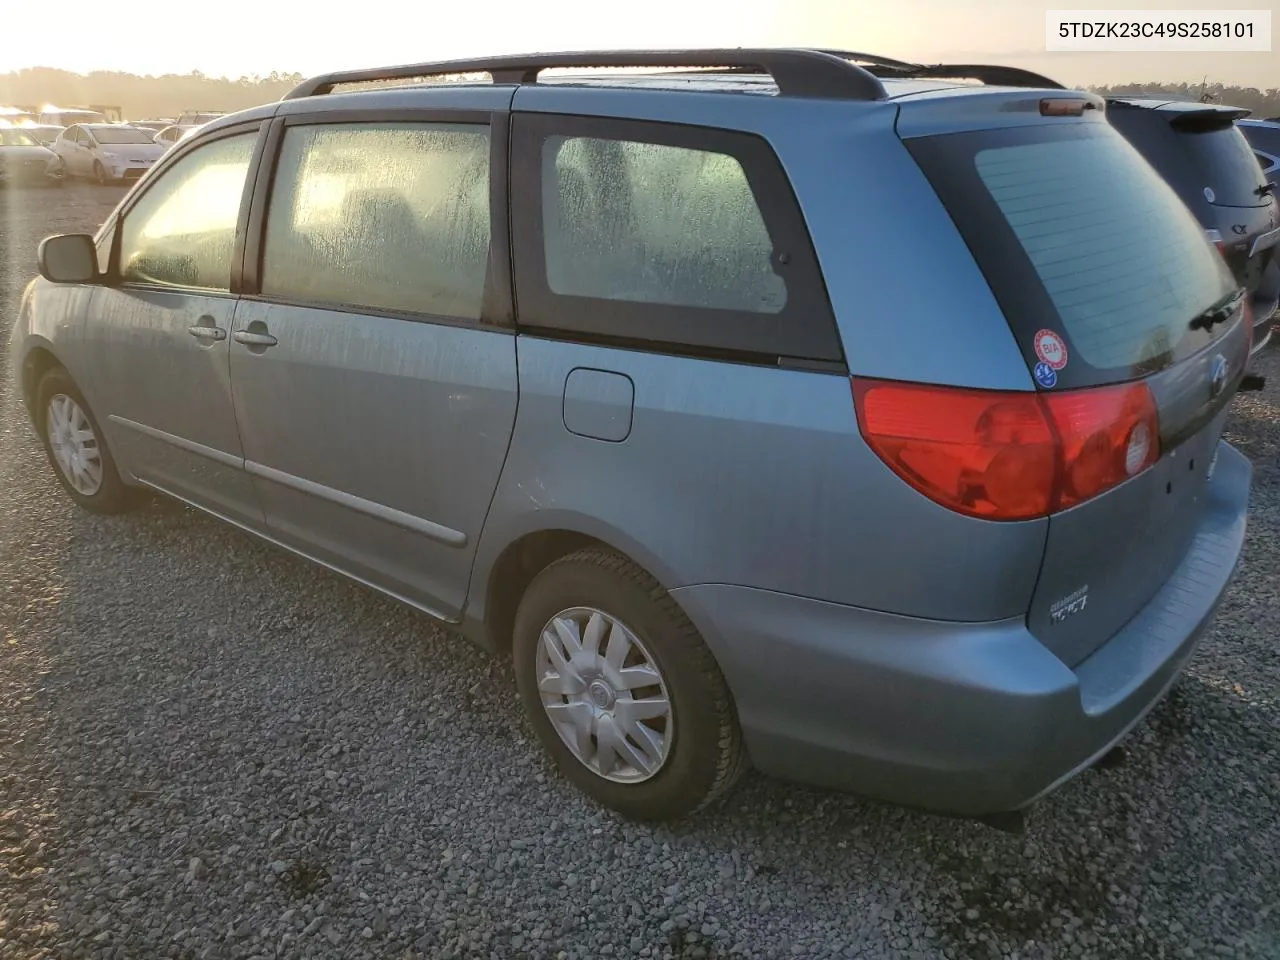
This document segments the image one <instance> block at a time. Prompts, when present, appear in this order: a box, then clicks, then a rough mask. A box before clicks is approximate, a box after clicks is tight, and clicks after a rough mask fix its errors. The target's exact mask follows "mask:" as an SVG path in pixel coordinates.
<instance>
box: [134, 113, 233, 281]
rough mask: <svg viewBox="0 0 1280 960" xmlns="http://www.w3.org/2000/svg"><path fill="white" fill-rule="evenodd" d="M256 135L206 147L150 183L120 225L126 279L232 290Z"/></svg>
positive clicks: (214, 142)
mask: <svg viewBox="0 0 1280 960" xmlns="http://www.w3.org/2000/svg"><path fill="white" fill-rule="evenodd" d="M257 136H258V135H257V133H256V132H254V133H244V134H238V135H236V136H231V137H224V138H223V139H220V140H215V141H213V142H212V143H209V144H206V145H205V146H202V147H199V148H198V149H196V150H194V151H192V152H191V153H189V154H187V155H186V156H185V157H183V158H182V159H181V160H179V161H178V162H177V163H175V164H174V165H173V166H171V167H170V168H169V169H168V170H166V171H165V172H164V173H163V174H162V175H161V176H160V178H159V179H158V180H157V181H156V182H155V183H154V184H152V185H151V187H150V188H149V189H148V190H147V192H146V193H144V194H143V195H142V196H141V197H140V198H139V200H138V202H137V203H136V204H135V205H134V206H133V207H132V208H131V209H130V210H129V212H128V213H127V214H126V215H125V218H124V223H123V224H122V226H121V232H120V277H121V279H122V280H124V281H125V282H126V283H143V284H149V285H153V286H163V287H189V288H194V289H199V290H227V289H229V288H230V284H231V258H232V253H233V251H234V249H235V236H236V220H237V219H238V218H239V215H240V203H241V199H242V197H243V195H244V184H245V177H246V176H247V175H248V172H249V164H250V161H251V159H252V157H253V146H254V141H255V140H256V139H257Z"/></svg>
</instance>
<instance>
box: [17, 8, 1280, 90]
mask: <svg viewBox="0 0 1280 960" xmlns="http://www.w3.org/2000/svg"><path fill="white" fill-rule="evenodd" d="M5 6H6V7H7V8H8V9H6V10H5V14H4V20H5V27H4V33H5V34H6V38H7V39H8V40H9V41H10V42H8V43H5V44H4V45H3V46H2V47H0V73H3V72H7V71H9V70H13V69H17V68H21V67H31V66H48V67H60V68H63V69H66V70H74V71H77V72H81V73H87V72H89V71H91V70H95V69H100V70H122V71H128V72H132V73H151V74H158V73H189V72H190V71H192V70H200V71H202V72H203V73H206V74H209V75H212V76H231V77H236V76H241V75H249V74H255V73H256V74H263V75H265V74H267V73H270V72H271V71H272V70H278V71H281V72H290V71H297V72H299V73H303V74H315V73H324V72H327V71H330V70H338V69H346V68H352V67H363V66H376V65H382V64H392V63H413V62H421V61H429V60H438V59H449V58H454V57H468V56H482V55H485V54H500V53H522V52H524V53H527V52H535V51H550V50H569V49H582V48H629V49H637V48H650V47H697V46H708V47H709V46H717V47H719V46H723V47H734V46H753V45H761V46H788V45H795V46H823V47H829V48H830V47H838V48H842V49H850V50H859V51H863V52H868V53H877V54H881V55H884V56H890V57H896V58H899V59H904V60H914V61H922V62H938V61H950V62H973V61H974V60H978V61H980V62H994V63H1003V64H1010V65H1013V66H1020V67H1025V68H1028V69H1032V70H1037V71H1039V72H1042V73H1047V74H1049V75H1050V76H1053V77H1054V78H1055V79H1058V80H1061V81H1062V82H1064V83H1066V84H1067V85H1070V86H1080V85H1086V84H1105V83H1122V82H1125V81H1146V80H1172V81H1187V82H1191V81H1197V82H1198V81H1200V80H1201V79H1202V78H1204V77H1205V76H1207V77H1208V79H1209V82H1211V83H1212V82H1221V83H1226V84H1238V85H1242V86H1256V87H1260V88H1264V89H1265V88H1270V87H1280V43H1276V42H1273V51H1272V52H1271V53H1230V54H1228V53H1210V54H1186V53H1163V54H1122V53H1105V54H1084V55H1082V54H1067V53H1045V52H1044V45H1045V10H1046V8H1047V7H1050V6H1052V7H1054V8H1070V7H1071V6H1072V4H1071V3H1070V2H1069V0H1048V2H1046V0H870V2H869V0H641V2H640V3H638V4H637V5H636V6H635V8H634V10H635V11H636V13H635V14H634V15H632V16H624V15H622V14H621V13H618V12H610V11H609V9H608V7H607V6H606V5H605V4H602V3H601V2H600V0H541V2H536V3H533V2H529V0H484V2H474V0H473V2H461V3H430V2H425V3H424V2H423V0H360V2H358V3H354V4H348V5H346V7H345V9H346V10H349V11H350V12H349V13H345V14H343V15H335V14H333V13H328V12H325V13H320V12H306V11H307V6H306V5H305V4H299V3H297V2H296V0H289V2H284V0H217V2H216V3H214V4H212V5H211V11H213V10H216V16H212V15H211V16H200V15H198V14H196V13H194V12H187V11H184V12H182V13H176V11H177V10H178V9H179V8H178V7H174V6H171V7H168V8H166V7H163V6H154V5H149V6H145V7H143V8H141V9H144V10H146V11H148V12H153V11H159V10H164V9H169V10H173V11H175V15H174V16H173V17H164V16H154V15H152V16H139V15H136V16H129V15H127V14H123V13H121V14H112V15H106V14H104V13H103V10H104V8H103V6H102V4H101V0H59V2H58V5H57V13H56V16H55V18H54V20H51V19H50V14H49V12H48V10H49V8H48V5H47V4H41V3H28V2H19V0H14V2H11V3H6V4H5ZM1074 6H1076V7H1089V8H1093V9H1098V8H1104V7H1108V4H1106V3H1105V0H1084V2H1082V3H1076V4H1074ZM1110 6H1116V5H1114V4H1113V5H1110ZM1174 6H1176V3H1175V2H1174V0H1163V2H1161V0H1155V2H1151V0H1125V2H1124V3H1123V6H1122V7H1121V8H1123V9H1138V8H1154V9H1161V8H1169V7H1174ZM1186 6H1194V7H1195V8H1198V9H1235V10H1238V9H1270V10H1272V11H1273V20H1274V21H1275V27H1276V28H1277V29H1280V0H1195V2H1194V4H1186ZM188 9H190V8H188ZM324 9H325V8H323V7H319V8H316V7H312V10H317V11H318V10H324ZM334 9H338V8H334V7H330V8H329V10H334ZM55 21H56V22H55ZM15 37H34V38H40V39H39V40H38V41H37V42H33V43H21V42H17V43H15V42H13V38H15Z"/></svg>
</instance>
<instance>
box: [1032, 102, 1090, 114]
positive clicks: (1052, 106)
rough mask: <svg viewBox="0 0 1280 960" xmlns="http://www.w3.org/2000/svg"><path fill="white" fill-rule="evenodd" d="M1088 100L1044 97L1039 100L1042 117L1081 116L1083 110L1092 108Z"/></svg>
mask: <svg viewBox="0 0 1280 960" xmlns="http://www.w3.org/2000/svg"><path fill="white" fill-rule="evenodd" d="M1093 109H1095V108H1094V105H1093V104H1092V103H1090V102H1089V101H1088V100H1074V99H1073V100H1064V99H1048V98H1046V99H1044V100H1041V101H1040V116H1042V117H1083V116H1084V112H1085V110H1093Z"/></svg>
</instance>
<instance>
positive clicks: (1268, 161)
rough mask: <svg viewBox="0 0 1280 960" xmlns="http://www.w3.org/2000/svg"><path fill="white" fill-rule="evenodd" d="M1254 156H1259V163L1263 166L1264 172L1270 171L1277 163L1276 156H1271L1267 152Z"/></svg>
mask: <svg viewBox="0 0 1280 960" xmlns="http://www.w3.org/2000/svg"><path fill="white" fill-rule="evenodd" d="M1254 156H1255V157H1257V158H1258V164H1259V165H1260V166H1261V167H1262V172H1263V173H1270V172H1271V168H1272V167H1274V166H1275V165H1276V158H1275V157H1269V156H1267V155H1266V154H1265V153H1255V154H1254Z"/></svg>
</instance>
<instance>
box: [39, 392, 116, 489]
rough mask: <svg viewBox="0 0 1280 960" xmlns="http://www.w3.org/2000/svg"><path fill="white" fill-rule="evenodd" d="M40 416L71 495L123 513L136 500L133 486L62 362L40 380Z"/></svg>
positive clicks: (48, 446)
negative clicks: (127, 483)
mask: <svg viewBox="0 0 1280 960" xmlns="http://www.w3.org/2000/svg"><path fill="white" fill-rule="evenodd" d="M36 417H37V421H38V426H39V429H40V439H41V440H42V441H43V442H44V448H45V452H46V453H47V454H48V456H49V463H50V464H51V465H52V467H53V472H54V473H55V474H56V475H57V477H58V481H59V482H60V483H61V484H62V486H63V489H65V490H66V491H67V493H68V494H69V495H70V496H71V499H72V500H74V501H75V502H76V503H77V504H79V505H80V506H82V507H84V508H85V509H86V510H90V511H92V512H93V513H120V512H121V511H122V510H126V509H128V508H129V506H131V503H132V498H131V496H130V491H129V488H128V487H126V486H125V485H124V483H123V482H121V480H120V474H119V473H117V472H116V464H115V461H114V460H113V459H112V457H111V451H110V450H108V449H107V446H106V444H105V443H103V441H102V431H101V430H100V428H99V427H98V423H97V421H96V420H95V419H94V418H93V415H92V414H91V413H90V412H89V405H88V404H87V403H85V401H84V397H83V396H82V395H81V393H80V391H79V390H78V389H77V388H76V385H75V383H74V382H72V380H71V377H70V376H69V375H68V374H67V372H66V371H65V370H63V369H62V368H61V367H55V368H54V369H52V370H50V371H49V372H48V373H46V374H45V375H44V379H42V380H41V381H40V386H39V389H38V390H37V391H36Z"/></svg>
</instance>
